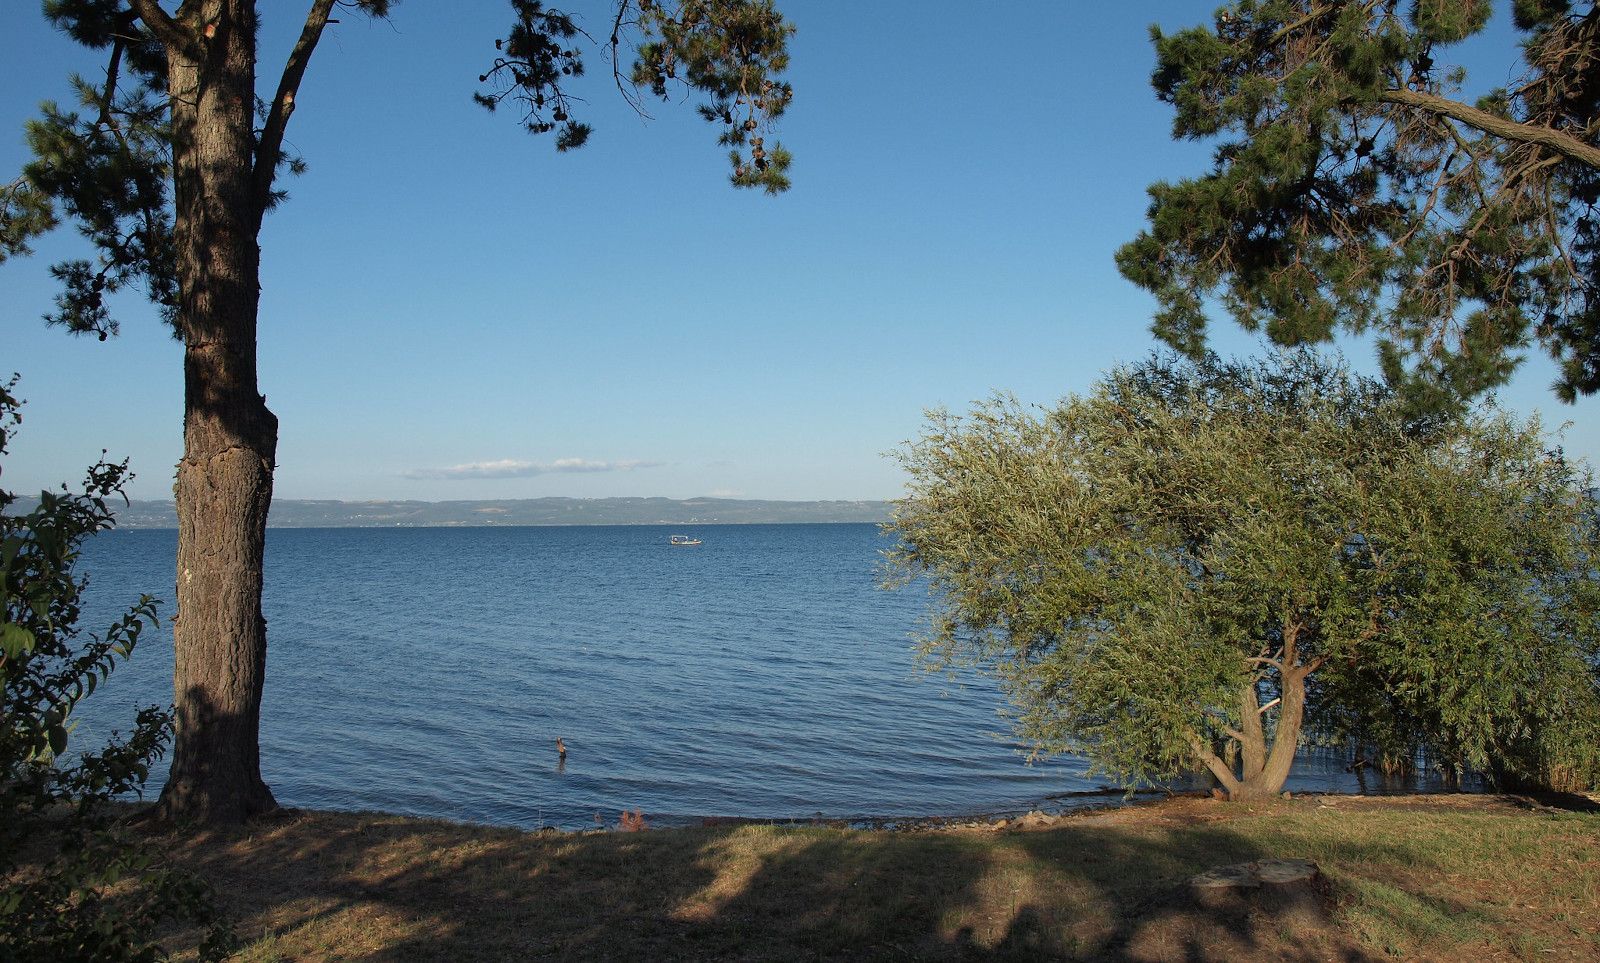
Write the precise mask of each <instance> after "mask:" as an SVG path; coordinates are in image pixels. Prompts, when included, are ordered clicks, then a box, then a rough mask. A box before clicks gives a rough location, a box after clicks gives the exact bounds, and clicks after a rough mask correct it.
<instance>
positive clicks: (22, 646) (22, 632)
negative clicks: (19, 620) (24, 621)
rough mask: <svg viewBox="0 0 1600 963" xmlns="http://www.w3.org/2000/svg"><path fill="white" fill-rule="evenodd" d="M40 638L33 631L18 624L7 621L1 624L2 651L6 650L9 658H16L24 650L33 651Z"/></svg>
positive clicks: (0, 642) (0, 648)
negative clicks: (34, 635) (35, 636)
mask: <svg viewBox="0 0 1600 963" xmlns="http://www.w3.org/2000/svg"><path fill="white" fill-rule="evenodd" d="M37 644H38V640H37V639H35V638H34V637H33V633H32V632H29V631H28V630H27V629H25V628H23V627H22V626H20V625H18V624H16V623H15V622H6V623H5V624H3V625H0V652H4V653H5V655H6V658H7V659H15V658H17V657H19V656H21V655H22V654H23V653H24V652H32V651H33V648H34V646H35V645H37Z"/></svg>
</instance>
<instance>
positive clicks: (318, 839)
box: [161, 796, 1600, 961]
mask: <svg viewBox="0 0 1600 963" xmlns="http://www.w3.org/2000/svg"><path fill="white" fill-rule="evenodd" d="M1577 801H1578V802H1580V803H1582V802H1584V801H1583V800H1581V799H1578V800H1577ZM1595 810H1600V807H1597V806H1593V805H1592V804H1591V805H1583V806H1576V807H1560V806H1557V807H1550V806H1545V805H1542V804H1538V803H1532V802H1530V801H1527V800H1521V799H1517V798H1512V797H1501V796H1433V797H1408V798H1402V799H1390V800H1384V799H1370V798H1356V797H1345V796H1328V797H1317V796H1312V797H1303V798H1297V799H1292V800H1283V801H1281V802H1274V803H1272V804H1270V805H1266V806H1260V807H1256V808H1249V807H1245V806H1243V805H1236V804H1227V803H1221V802H1216V801H1212V800H1202V799H1173V800H1166V801H1163V802H1158V803H1153V804H1147V805H1140V806H1135V807H1131V808H1126V809H1119V810H1111V811H1101V812H1092V813H1085V814H1077V815H1072V816H1066V817H1061V818H1059V819H1054V820H1047V821H1042V822H1043V823H1044V824H1042V825H1037V826H1029V827H1027V828H1018V827H1007V828H1004V829H998V830H997V829H993V828H989V827H985V828H970V827H969V828H957V829H943V830H928V831H901V832H884V831H860V830H848V829H833V828H824V827H800V828H793V827H776V826H765V825H743V826H720V827H707V828H699V829H672V830H649V831H645V832H627V833H623V832H604V833H598V832H597V833H588V834H577V835H571V834H566V835H558V834H550V833H544V834H540V833H525V832H521V831H516V830H509V829H497V828H485V827H478V826H464V825H457V824H450V823H440V822H430V821H425V820H416V819H405V818H400V817H395V816H385V815H376V814H343V813H321V812H318V813H295V814H291V815H286V816H283V817H280V818H276V819H274V820H272V821H268V822H264V823H260V824H256V825H254V826H252V827H249V828H247V829H245V830H240V831H237V832H229V833H224V834H217V835H209V836H204V837H200V838H187V837H182V836H173V837H170V838H168V839H163V840H161V845H162V848H164V849H165V850H166V851H167V852H169V853H170V854H171V855H172V857H173V858H174V860H175V861H176V862H178V863H180V864H183V865H187V866H189V867H191V868H194V869H197V870H199V871H200V872H201V873H203V874H204V875H206V876H208V877H209V878H210V879H211V880H212V881H213V882H214V883H215V884H216V886H217V888H218V890H219V892H220V893H221V895H222V897H223V899H224V901H225V903H226V905H227V907H228V908H229V909H230V910H231V912H232V914H233V916H234V918H235V919H236V920H237V921H238V930H239V934H240V936H241V937H242V938H243V939H244V941H245V945H244V947H243V949H242V950H241V952H240V954H239V956H238V959H240V960H243V961H272V960H396V961H398V960H435V959H436V960H519V959H534V958H557V959H616V960H672V959H690V960H693V959H761V960H809V959H1041V958H1087V959H1118V960H1122V959H1128V960H1147V959H1148V960H1191V959H1216V960H1281V959H1292V960H1302V959H1303V960H1326V959H1338V960H1350V959H1373V958H1385V957H1390V958H1402V959H1435V960H1474V961H1484V960H1499V959H1508V960H1509V959H1523V960H1600V812H1596V811H1595ZM1267 857H1305V858H1309V859H1313V860H1315V861H1317V863H1319V864H1320V865H1321V867H1322V870H1323V872H1324V874H1325V876H1326V887H1325V891H1326V892H1325V895H1326V912H1325V913H1315V912H1313V913H1310V914H1307V913H1304V912H1300V913H1297V914H1296V915H1293V916H1284V915H1275V914H1273V913H1270V912H1267V911H1264V910H1255V911H1251V912H1249V913H1247V914H1234V915H1229V914H1225V913H1209V912H1206V911H1202V910H1200V909H1199V908H1197V907H1196V906H1195V905H1194V904H1193V903H1192V901H1191V900H1190V899H1189V897H1188V895H1187V889H1186V882H1187V880H1188V878H1189V877H1190V876H1192V875H1194V874H1196V873H1199V872H1202V871H1204V870H1206V869H1208V868H1211V867H1213V866H1217V865H1219V864H1225V863H1234V862H1241V861H1246V860H1253V859H1260V858H1267Z"/></svg>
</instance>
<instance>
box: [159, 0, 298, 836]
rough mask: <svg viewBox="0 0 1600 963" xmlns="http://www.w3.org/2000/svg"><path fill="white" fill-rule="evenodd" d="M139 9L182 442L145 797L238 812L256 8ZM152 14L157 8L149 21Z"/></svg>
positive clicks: (253, 651)
mask: <svg viewBox="0 0 1600 963" xmlns="http://www.w3.org/2000/svg"><path fill="white" fill-rule="evenodd" d="M139 6H140V8H141V13H143V14H144V15H145V19H146V21H147V22H150V23H151V25H152V28H153V29H154V30H155V31H156V33H157V35H158V36H161V37H162V38H163V42H164V43H165V45H166V47H167V50H168V56H169V65H170V69H169V92H170V94H171V101H172V123H173V149H172V154H173V200H174V204H175V213H176V218H175V225H174V234H175V241H176V246H177V251H176V266H177V274H178V279H179V286H180V309H179V318H178V324H179V330H180V332H181V334H182V336H183V342H184V452H183V459H182V461H180V462H179V464H178V481H177V488H176V497H177V507H178V585H177V597H178V615H177V619H176V621H175V624H174V627H173V644H174V647H175V649H176V652H175V670H174V676H173V696H174V699H175V701H176V705H177V717H178V719H177V737H176V741H175V743H174V746H173V758H172V771H171V775H170V776H169V778H168V781H167V785H166V788H165V789H164V790H163V791H162V794H161V801H160V805H159V809H160V811H161V813H162V814H163V815H165V816H167V817H169V818H177V819H183V820H196V821H200V822H232V821H239V820H242V819H244V818H246V817H248V816H251V815H254V814H256V813H260V812H264V811H267V810H270V809H273V808H275V807H276V805H277V804H276V801H275V800H274V799H273V797H272V792H271V790H269V789H268V788H267V786H266V783H265V782H263V781H262V779H261V762H260V749H259V741H258V723H259V720H260V713H261V692H262V683H263V680H264V678H265V674H266V658H267V637H266V620H265V618H264V617H263V616H262V614H261V589H262V555H263V548H264V546H265V542H266V523H267V509H268V507H269V505H270V503H271V500H272V471H273V465H274V459H275V455H276V450H277V438H278V426H277V419H276V418H275V417H274V416H273V414H272V412H271V411H269V410H268V409H267V406H266V399H265V398H263V397H262V396H261V395H260V393H259V392H258V391H257V386H256V320H257V308H258V302H259V297H260V284H259V279H260V248H259V246H258V244H257V240H256V235H257V231H258V229H259V226H260V221H261V213H262V207H263V204H262V199H261V198H260V196H259V195H258V193H257V191H256V190H255V189H254V183H253V178H252V167H253V164H252V160H253V159H254V154H255V134H254V132H253V129H252V128H253V123H252V122H253V120H254V116H253V110H254V104H255V59H256V51H255V42H256V41H255V30H254V27H253V25H254V22H255V14H254V10H253V4H252V3H250V2H248V0H226V2H211V3H206V4H203V5H200V6H201V7H203V9H201V10H199V11H198V13H199V15H198V16H194V17H191V18H188V20H187V22H184V23H179V22H176V21H170V20H165V19H164V15H163V14H161V12H160V10H159V8H157V9H155V10H153V11H152V10H151V9H150V8H151V7H153V6H154V5H153V4H151V3H141V4H139ZM158 16H160V17H161V18H162V19H156V18H157V17H158Z"/></svg>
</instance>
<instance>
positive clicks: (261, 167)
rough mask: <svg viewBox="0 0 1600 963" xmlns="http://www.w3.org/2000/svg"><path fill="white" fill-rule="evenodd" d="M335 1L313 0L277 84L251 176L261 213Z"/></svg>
mask: <svg viewBox="0 0 1600 963" xmlns="http://www.w3.org/2000/svg"><path fill="white" fill-rule="evenodd" d="M333 4H334V0H313V3H312V4H311V10H310V11H308V12H307V13H306V24H305V26H304V27H303V28H302V29H301V30H300V39H299V40H297V41H295V45H294V49H293V50H291V51H290V52H289V60H288V62H286V63H285V64H284V66H283V77H282V79H281V80H279V81H278V93H277V95H276V96H274V97H273V98H272V107H271V108H270V109H269V110H268V112H267V122H266V124H265V125H264V126H263V127H262V129H261V142H260V144H259V145H257V147H256V166H255V170H254V172H253V173H252V177H253V179H254V182H255V199H256V206H257V209H258V210H262V211H264V210H266V208H267V204H268V202H269V201H270V200H271V198H272V181H273V178H274V177H276V176H277V173H278V159H279V157H280V156H281V154H282V151H283V134H284V130H285V129H286V128H287V127H288V126H289V115H290V114H292V113H294V97H295V94H296V93H297V92H298V91H299V90H300V81H301V80H303V79H304V78H305V75H306V65H307V64H309V63H310V62H311V54H312V53H313V52H314V51H315V50H316V49H317V42H318V41H319V40H321V39H322V30H323V28H324V27H326V26H327V25H328V16H329V15H330V14H331V13H332V11H333Z"/></svg>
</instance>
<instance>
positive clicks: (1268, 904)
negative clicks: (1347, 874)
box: [1189, 859, 1322, 913]
mask: <svg viewBox="0 0 1600 963" xmlns="http://www.w3.org/2000/svg"><path fill="white" fill-rule="evenodd" d="M1320 876H1321V872H1320V871H1319V870H1318V869H1317V864H1316V863H1313V862H1312V861H1311V860H1309V859H1263V860H1258V861H1256V862H1251V863H1234V864H1233V865H1231V866H1219V867H1217V868H1216V869H1213V870H1209V871H1207V872H1204V873H1201V874H1200V875H1198V876H1196V877H1194V878H1193V879H1191V880H1189V892H1190V894H1191V895H1192V896H1193V897H1194V901H1195V903H1196V904H1198V905H1199V906H1201V907H1202V908H1204V909H1208V910H1213V911H1224V912H1232V913H1238V912H1249V911H1250V910H1252V909H1260V910H1265V911H1267V912H1271V913H1282V912H1296V911H1299V912H1320V910H1321V908H1322V901H1321V897H1320V896H1319V894H1318V893H1317V887H1316V882H1317V880H1318V878H1320Z"/></svg>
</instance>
